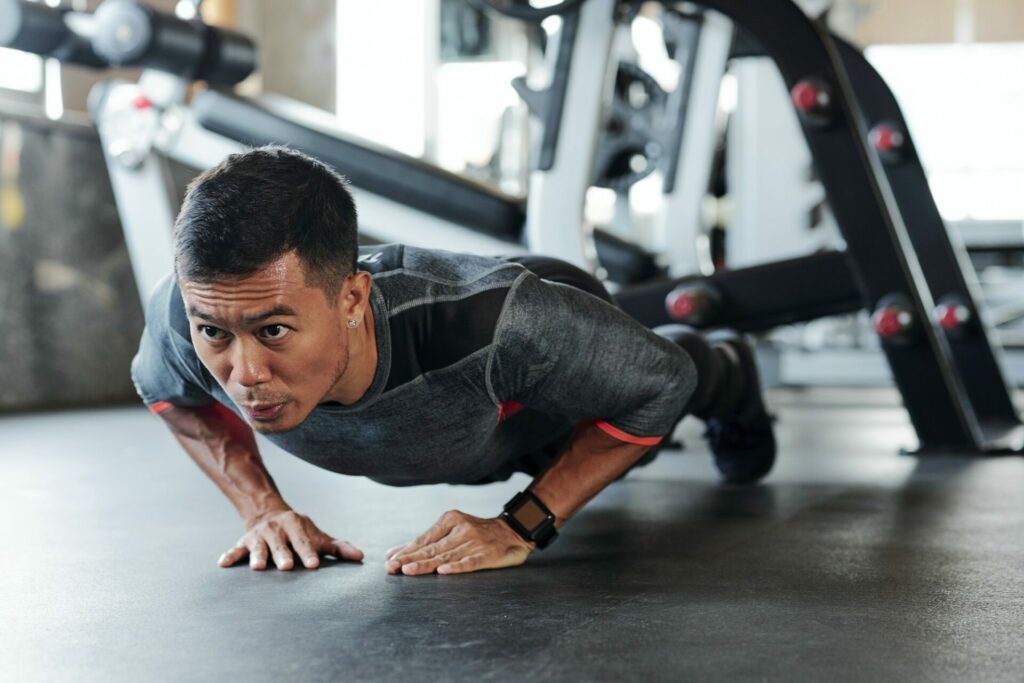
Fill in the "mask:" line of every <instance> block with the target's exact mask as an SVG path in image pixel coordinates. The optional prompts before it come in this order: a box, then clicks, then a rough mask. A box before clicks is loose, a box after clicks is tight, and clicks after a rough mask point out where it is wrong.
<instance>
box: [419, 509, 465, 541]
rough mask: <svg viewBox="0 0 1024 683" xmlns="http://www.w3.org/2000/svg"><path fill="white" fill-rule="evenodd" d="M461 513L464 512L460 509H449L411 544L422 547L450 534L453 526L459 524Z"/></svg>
mask: <svg viewBox="0 0 1024 683" xmlns="http://www.w3.org/2000/svg"><path fill="white" fill-rule="evenodd" d="M461 514H462V513H461V512H459V511H458V510H449V511H448V512H446V513H444V514H443V515H441V519H439V520H437V522H435V523H434V526H432V527H430V528H429V529H427V530H426V531H424V532H423V533H422V534H420V535H419V536H417V537H416V540H414V541H413V542H412V543H410V544H409V545H410V546H412V547H413V548H421V547H423V546H425V545H428V544H430V543H436V542H437V541H440V540H441V539H442V538H444V537H445V536H447V535H448V532H449V531H451V530H452V527H454V526H455V525H456V524H458V517H459V515H461Z"/></svg>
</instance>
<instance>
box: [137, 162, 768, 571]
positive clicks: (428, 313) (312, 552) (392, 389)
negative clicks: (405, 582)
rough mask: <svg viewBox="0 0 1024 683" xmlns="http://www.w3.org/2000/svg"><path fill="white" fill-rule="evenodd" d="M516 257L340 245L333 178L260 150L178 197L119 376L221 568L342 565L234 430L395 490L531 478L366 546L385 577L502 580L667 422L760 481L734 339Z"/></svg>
mask: <svg viewBox="0 0 1024 683" xmlns="http://www.w3.org/2000/svg"><path fill="white" fill-rule="evenodd" d="M519 260H521V261H522V263H519V262H516V259H493V258H484V257H479V256H472V255H466V254H455V253H450V252H443V251H432V250H424V249H413V248H411V247H403V246H402V245H385V246H380V247H366V248H357V243H356V211H355V206H354V204H353V201H352V197H351V195H350V194H349V192H348V190H347V189H346V187H345V182H344V180H343V179H342V178H341V177H339V176H338V175H337V174H336V173H334V172H333V171H332V170H330V169H329V168H327V167H326V166H324V165H323V164H321V163H319V162H317V161H315V160H313V159H311V158H309V157H306V156H304V155H302V154H299V153H296V152H293V151H290V150H286V149H283V148H260V149H256V150H253V151H251V152H248V153H245V154H240V155H233V156H231V157H229V158H228V159H226V160H225V161H224V162H223V163H222V164H220V165H219V166H218V167H216V168H214V169H211V170H210V171H208V172H206V173H204V174H202V175H201V176H199V177H198V178H197V179H196V180H195V181H194V182H193V183H192V185H191V186H190V188H189V191H188V194H187V196H186V198H185V201H184V204H183V206H182V209H181V212H180V214H179V216H178V219H177V221H176V224H175V272H174V274H173V276H169V277H168V278H167V279H165V280H164V281H163V282H162V283H161V284H160V285H159V286H158V287H157V288H156V290H155V291H154V293H153V295H152V298H151V301H150V303H149V306H148V309H147V311H146V330H145V332H144V333H143V337H142V341H141V344H140V348H139V353H138V355H137V356H136V358H135V361H134V362H133V364H132V376H133V379H134V381H135V385H136V387H137V389H138V392H139V394H140V396H141V397H142V399H143V400H144V402H145V403H146V404H147V405H148V406H149V407H150V409H151V410H152V411H153V412H154V413H157V414H159V415H160V416H161V417H162V418H163V419H164V420H165V421H166V423H167V424H168V426H169V427H170V429H171V431H172V432H173V434H174V436H175V437H176V438H177V440H178V441H179V442H180V443H181V445H182V446H183V447H184V449H185V450H186V451H187V452H188V454H189V455H190V456H191V457H192V459H193V460H194V461H195V462H196V463H197V464H198V465H199V467H200V468H201V469H202V470H203V471H204V472H206V474H207V475H208V476H209V477H210V478H211V479H212V480H213V481H214V483H215V484H216V485H217V486H218V487H219V488H220V489H221V490H222V491H223V492H224V494H225V495H226V496H227V497H228V498H229V499H230V500H231V502H232V503H233V504H234V506H235V507H236V509H237V510H238V512H239V514H240V515H241V516H242V519H243V521H244V523H245V529H246V533H245V535H244V536H243V537H242V538H241V540H240V541H239V542H238V544H237V545H236V546H235V547H233V548H232V549H230V550H229V551H228V552H226V553H225V554H224V555H223V556H222V557H221V558H220V565H221V566H224V567H227V566H231V565H233V564H235V563H237V562H239V561H241V560H242V559H244V558H245V557H247V556H248V558H249V565H250V567H251V568H252V569H265V568H266V567H267V566H268V561H269V560H270V559H273V561H274V563H275V564H276V566H277V568H278V569H282V570H288V569H291V568H292V567H293V566H294V556H293V552H294V553H295V554H296V555H297V556H298V557H299V560H300V561H301V563H302V565H303V566H304V567H306V568H308V569H313V568H316V567H317V566H319V561H320V559H319V558H320V555H332V556H335V557H338V558H341V559H345V560H354V561H358V560H361V559H362V558H363V553H362V552H361V551H360V550H358V549H357V548H355V547H354V546H352V545H351V544H350V543H348V542H345V541H341V540H337V539H335V538H333V537H331V536H329V535H328V534H326V533H324V532H323V531H321V530H320V529H319V528H317V526H316V525H315V524H314V523H313V522H312V521H311V520H310V519H309V518H307V517H305V516H303V515H300V514H298V513H297V512H295V511H294V510H292V508H291V507H290V506H289V505H288V504H287V503H286V502H285V500H284V498H283V497H282V495H281V493H280V492H279V491H278V489H277V487H276V486H275V484H274V481H273V479H272V478H271V476H270V474H269V473H268V472H267V471H266V469H265V468H264V467H263V464H262V462H261V459H260V456H259V452H258V449H257V445H256V441H255V438H254V434H253V432H254V430H255V431H256V432H259V433H261V434H263V435H265V436H266V437H267V438H268V439H269V440H270V441H272V442H274V443H275V444H277V445H279V446H280V447H281V448H283V449H284V450H286V451H288V452H289V453H292V454H294V455H296V456H297V457H300V458H302V459H304V460H307V461H308V462H310V463H313V464H315V465H318V466H320V467H323V468H325V469H329V470H333V471H335V472H340V473H343V474H352V475H363V476H367V477H370V478H372V479H374V480H376V481H379V482H383V483H386V484H391V485H395V486H407V485H414V484H429V483H439V482H447V483H465V484H480V483H486V482H490V481H498V480H503V479H507V478H508V477H509V476H511V474H512V473H513V472H516V471H521V472H527V473H529V474H531V475H534V476H535V477H536V478H535V479H534V481H533V483H532V484H531V486H530V487H529V488H528V490H527V491H525V492H523V493H522V494H520V495H519V496H517V497H516V498H515V499H514V500H513V501H510V503H509V504H508V505H507V506H506V510H505V511H504V512H503V513H502V515H501V516H498V517H495V518H493V519H482V518H477V517H473V516H471V515H467V514H464V513H461V512H458V511H454V510H453V511H451V512H448V513H446V514H445V515H443V516H442V517H441V519H440V520H439V521H438V522H437V523H436V524H434V525H433V526H432V527H430V528H429V529H428V530H427V531H426V532H425V533H423V534H422V535H421V536H419V537H418V538H416V539H415V540H413V541H411V542H410V543H408V544H405V545H403V546H399V547H397V548H392V549H391V550H389V551H388V553H387V555H386V558H385V559H386V569H387V571H388V572H391V573H399V572H400V573H403V574H426V573H433V572H435V571H436V572H438V573H441V574H448V573H461V572H471V571H476V570H481V569H492V568H499V567H510V566H513V565H518V564H521V563H522V562H524V561H525V560H526V558H527V556H528V555H529V554H530V553H531V552H532V551H533V550H534V549H535V548H537V547H538V546H540V547H543V546H545V545H546V544H547V543H550V541H551V540H552V539H553V538H554V537H555V535H556V533H557V532H556V531H555V530H556V528H558V527H561V526H562V525H563V524H564V523H565V522H566V521H568V520H569V519H570V518H571V517H572V515H573V514H574V513H575V512H576V511H577V510H578V509H579V508H581V507H582V506H583V505H584V504H585V503H586V502H587V501H588V500H590V499H591V498H592V497H593V496H595V495H596V494H597V493H598V492H599V491H601V490H602V489H603V488H605V487H606V486H607V485H608V484H609V483H610V482H612V481H614V480H615V479H617V478H618V477H620V476H622V475H623V474H624V473H625V472H626V471H627V470H628V469H629V468H630V467H632V466H634V465H635V464H637V463H638V462H639V461H640V460H641V459H642V458H643V457H644V456H645V454H648V457H650V455H651V454H653V451H651V449H652V447H656V446H657V445H658V444H660V443H661V441H662V439H663V438H664V437H665V436H666V435H668V434H670V433H671V431H672V429H673V427H674V426H675V424H676V423H677V422H678V421H679V420H680V419H681V418H682V416H683V414H684V413H686V412H689V413H691V414H696V415H698V416H701V417H703V418H706V419H707V420H708V428H709V437H710V439H711V445H712V448H713V449H714V450H715V453H716V458H717V459H718V465H719V468H720V469H721V470H722V471H723V472H724V473H725V475H726V478H727V479H730V480H735V481H752V480H756V479H757V478H759V477H761V476H763V475H764V474H766V473H767V472H768V470H769V469H770V468H771V465H772V462H773V460H774V454H775V442H774V439H773V437H772V430H771V422H770V420H769V418H768V416H767V414H766V412H765V408H764V404H763V402H762V400H761V397H760V388H759V386H758V381H757V373H756V369H755V367H754V364H753V356H752V354H751V352H750V349H749V348H748V347H747V346H746V345H745V344H744V343H743V342H742V340H740V339H739V338H738V337H736V336H735V335H731V336H730V335H724V336H721V337H720V338H718V340H717V342H716V343H715V344H714V346H710V345H709V344H708V343H707V342H706V341H705V340H704V339H703V338H702V337H700V336H699V335H696V334H693V333H692V332H690V331H689V330H687V329H685V328H681V327H679V326H676V327H675V328H672V329H668V330H663V331H664V332H665V333H666V334H668V335H669V336H672V337H673V338H672V339H669V338H667V337H665V336H660V335H659V334H655V333H654V332H651V331H650V330H647V329H646V328H644V327H643V326H642V325H640V324H638V323H637V322H635V321H634V320H633V319H632V318H630V317H628V316H627V315H625V314H624V313H622V312H621V311H620V310H618V309H617V308H616V307H615V306H614V305H612V304H611V303H610V302H611V299H610V298H609V297H608V294H607V293H606V292H605V290H604V288H603V287H602V286H601V285H600V283H599V282H597V281H596V280H594V279H593V278H591V277H590V276H589V275H587V274H586V273H584V272H583V271H581V270H579V269H577V268H575V267H573V266H570V265H568V264H565V263H563V262H560V261H556V260H554V259H544V258H541V257H523V258H522V259H519ZM542 278H545V279H542ZM713 341H714V340H713ZM684 346H685V350H684ZM649 451H651V454H649V453H648V452H649Z"/></svg>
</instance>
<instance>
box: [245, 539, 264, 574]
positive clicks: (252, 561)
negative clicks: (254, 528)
mask: <svg viewBox="0 0 1024 683" xmlns="http://www.w3.org/2000/svg"><path fill="white" fill-rule="evenodd" d="M249 568H250V569H257V570H263V569H266V568H267V544H266V543H264V542H263V539H262V538H257V539H256V540H255V541H253V542H252V545H251V546H249Z"/></svg>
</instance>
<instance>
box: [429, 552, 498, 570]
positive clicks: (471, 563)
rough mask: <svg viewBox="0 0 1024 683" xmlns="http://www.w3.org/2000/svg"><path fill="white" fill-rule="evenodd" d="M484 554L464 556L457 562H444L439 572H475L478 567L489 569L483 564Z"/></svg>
mask: <svg viewBox="0 0 1024 683" xmlns="http://www.w3.org/2000/svg"><path fill="white" fill-rule="evenodd" d="M483 561H484V556H483V555H470V556H469V557H464V558H462V559H461V560H457V561H455V562H448V563H446V564H442V565H441V566H440V567H438V568H437V573H438V574H465V573H467V572H475V571H476V570H478V569H487V567H484V566H483Z"/></svg>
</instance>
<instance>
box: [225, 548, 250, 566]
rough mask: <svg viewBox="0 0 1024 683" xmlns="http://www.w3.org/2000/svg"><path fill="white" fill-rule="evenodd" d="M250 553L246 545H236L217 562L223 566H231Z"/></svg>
mask: <svg viewBox="0 0 1024 683" xmlns="http://www.w3.org/2000/svg"><path fill="white" fill-rule="evenodd" d="M248 554H249V549H248V548H246V547H245V546H244V545H236V546H235V547H234V548H232V549H231V550H229V551H227V552H226V553H224V554H223V555H221V556H220V559H219V560H217V564H218V565H220V566H221V567H230V566H231V565H233V564H234V563H236V562H238V561H239V560H240V559H242V558H243V557H245V556H246V555H248Z"/></svg>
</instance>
